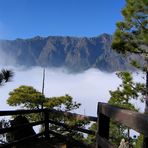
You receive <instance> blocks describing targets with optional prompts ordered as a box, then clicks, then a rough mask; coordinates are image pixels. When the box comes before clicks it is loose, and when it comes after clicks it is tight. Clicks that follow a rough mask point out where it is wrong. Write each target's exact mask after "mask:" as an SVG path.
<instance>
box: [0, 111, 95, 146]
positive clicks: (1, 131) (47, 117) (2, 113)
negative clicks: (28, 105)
mask: <svg viewBox="0 0 148 148" xmlns="http://www.w3.org/2000/svg"><path fill="white" fill-rule="evenodd" d="M32 113H35V114H36V113H41V114H42V116H43V118H42V120H41V121H37V122H32V123H27V124H22V125H19V126H15V127H7V128H0V134H4V133H8V132H12V131H15V130H18V129H19V128H22V127H23V128H25V127H28V126H31V127H33V126H37V125H44V127H45V131H44V132H42V133H39V134H36V135H33V136H29V137H25V138H23V139H20V140H17V141H12V142H9V143H5V144H1V145H0V147H12V146H13V145H17V144H19V143H21V142H22V141H25V140H28V139H31V138H35V137H40V136H45V138H46V139H49V135H50V134H52V135H55V136H59V137H62V138H66V139H69V138H67V137H64V136H62V135H60V134H58V133H56V132H54V131H51V130H49V123H50V124H55V125H57V126H62V127H64V128H65V129H72V130H76V131H79V132H83V133H86V134H91V135H95V132H94V131H91V130H88V129H83V128H80V127H75V126H69V125H66V124H64V123H60V122H57V121H54V120H52V119H50V114H52V115H54V114H55V115H57V114H58V115H64V116H70V117H72V118H75V119H77V120H88V121H94V122H96V121H97V117H92V116H84V115H80V114H75V113H70V112H62V111H57V110H54V109H39V110H12V111H0V116H11V115H25V114H32ZM69 140H70V139H69ZM73 140H74V139H73ZM75 142H77V143H78V141H75ZM79 144H83V145H84V146H85V147H86V145H85V144H84V143H82V142H80V143H79Z"/></svg>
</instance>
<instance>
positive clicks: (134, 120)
mask: <svg viewBox="0 0 148 148" xmlns="http://www.w3.org/2000/svg"><path fill="white" fill-rule="evenodd" d="M97 112H98V121H97V125H98V130H97V139H96V140H97V142H96V148H114V147H116V146H114V145H112V144H111V143H110V142H109V141H108V140H109V124H110V118H111V119H112V120H114V121H117V122H119V123H121V124H124V125H125V126H127V127H129V128H131V129H134V130H135V131H137V132H139V133H141V134H143V135H144V136H145V137H148V115H145V114H142V113H138V112H134V111H130V110H126V109H122V108H119V107H115V106H112V105H109V104H107V103H101V102H99V103H98V111H97ZM143 147H144V148H148V141H145V145H144V146H143Z"/></svg>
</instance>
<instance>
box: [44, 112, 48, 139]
mask: <svg viewBox="0 0 148 148" xmlns="http://www.w3.org/2000/svg"><path fill="white" fill-rule="evenodd" d="M48 120H49V111H48V109H45V110H44V122H45V138H46V139H48V138H49V122H48Z"/></svg>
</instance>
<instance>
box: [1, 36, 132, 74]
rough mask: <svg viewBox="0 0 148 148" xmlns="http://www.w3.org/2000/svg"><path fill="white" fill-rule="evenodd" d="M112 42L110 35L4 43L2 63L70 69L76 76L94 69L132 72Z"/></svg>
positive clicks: (3, 41)
mask: <svg viewBox="0 0 148 148" xmlns="http://www.w3.org/2000/svg"><path fill="white" fill-rule="evenodd" d="M111 42H112V36H111V35H108V34H102V35H100V36H98V37H92V38H86V37H82V38H78V37H69V36H66V37H61V36H49V37H40V36H37V37H34V38H31V39H16V40H0V53H1V56H0V58H1V60H0V62H5V63H6V64H19V65H24V66H29V67H30V66H47V67H66V68H67V69H69V70H70V71H73V72H80V71H84V70H86V69H89V68H92V67H93V68H98V69H100V70H102V71H107V72H113V71H118V70H126V69H129V68H130V65H129V64H128V61H127V59H125V57H123V56H122V55H119V54H117V53H116V52H115V51H113V50H112V49H111ZM2 59H3V60H2Z"/></svg>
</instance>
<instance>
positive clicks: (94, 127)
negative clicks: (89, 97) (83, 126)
mask: <svg viewBox="0 0 148 148" xmlns="http://www.w3.org/2000/svg"><path fill="white" fill-rule="evenodd" d="M89 130H91V131H96V130H97V124H96V123H93V124H92V125H91V126H90V127H89ZM85 141H86V142H87V143H88V144H94V143H95V142H96V136H94V135H88V136H87V138H86V139H85Z"/></svg>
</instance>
